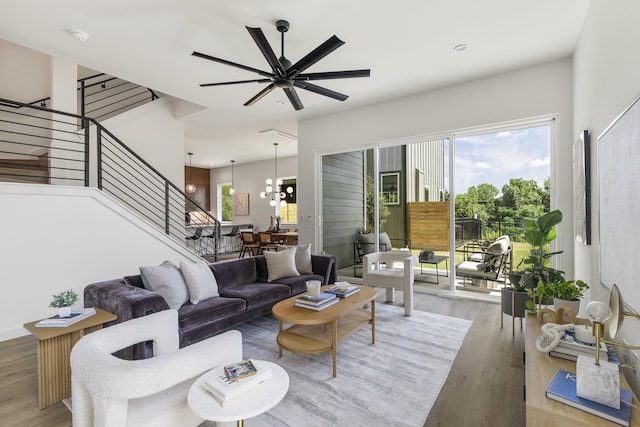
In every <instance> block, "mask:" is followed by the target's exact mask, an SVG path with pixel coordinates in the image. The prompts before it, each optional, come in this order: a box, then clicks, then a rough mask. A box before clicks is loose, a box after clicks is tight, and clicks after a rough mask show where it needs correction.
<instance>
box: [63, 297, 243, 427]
mask: <svg viewBox="0 0 640 427" xmlns="http://www.w3.org/2000/svg"><path fill="white" fill-rule="evenodd" d="M145 341H153V357H152V358H149V359H144V360H123V359H119V358H117V357H115V356H112V353H113V352H115V351H117V350H120V349H122V348H125V347H128V346H130V345H133V344H137V343H139V342H145ZM178 343H179V341H178V312H177V311H176V310H165V311H161V312H158V313H154V314H150V315H148V316H144V317H141V318H137V319H133V320H129V321H127V322H123V323H120V324H117V325H114V326H111V327H108V328H105V329H101V330H99V331H96V332H93V333H91V334H89V335H86V336H84V337H83V338H82V339H80V340H79V341H78V343H76V345H75V346H74V347H73V350H72V351H71V381H72V401H73V403H72V407H73V425H74V426H75V427H89V426H94V427H97V426H101V427H123V426H136V427H138V426H154V427H155V426H178V425H179V426H185V427H186V426H197V425H199V424H201V423H202V422H203V421H204V420H203V419H202V418H200V417H198V416H197V415H196V414H195V413H194V412H193V411H192V410H191V409H190V408H189V405H188V403H187V394H188V391H189V388H190V387H191V385H192V384H193V383H194V382H195V380H196V379H198V377H200V375H202V374H203V373H205V372H207V371H208V370H210V369H213V368H214V367H216V366H220V365H227V364H230V363H234V362H237V361H239V360H242V335H241V334H240V332H239V331H228V332H225V333H223V334H220V335H217V336H214V337H212V338H209V339H206V340H204V341H201V342H199V343H196V344H192V345H190V346H188V347H185V348H182V349H180V348H179V345H178Z"/></svg>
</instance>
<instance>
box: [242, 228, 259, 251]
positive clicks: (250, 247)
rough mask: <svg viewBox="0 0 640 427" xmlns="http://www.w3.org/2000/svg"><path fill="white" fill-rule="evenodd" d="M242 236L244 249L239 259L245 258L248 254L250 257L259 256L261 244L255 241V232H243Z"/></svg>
mask: <svg viewBox="0 0 640 427" xmlns="http://www.w3.org/2000/svg"><path fill="white" fill-rule="evenodd" d="M240 234H241V235H242V247H241V248H240V255H238V258H244V256H245V254H247V253H249V255H250V256H254V255H257V254H258V253H259V252H260V242H259V241H257V240H256V239H255V237H254V235H253V231H242V232H241V233H240Z"/></svg>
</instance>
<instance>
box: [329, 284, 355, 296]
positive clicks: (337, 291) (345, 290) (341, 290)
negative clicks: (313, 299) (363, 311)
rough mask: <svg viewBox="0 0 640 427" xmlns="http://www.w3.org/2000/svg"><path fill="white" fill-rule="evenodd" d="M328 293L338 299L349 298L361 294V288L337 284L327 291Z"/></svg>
mask: <svg viewBox="0 0 640 427" xmlns="http://www.w3.org/2000/svg"><path fill="white" fill-rule="evenodd" d="M326 292H328V293H331V294H334V295H335V296H337V297H338V298H347V297H350V296H351V295H353V294H356V293H358V292H360V287H359V286H356V285H352V284H351V283H349V282H336V283H335V284H334V285H333V286H332V287H330V288H329V289H327V290H326Z"/></svg>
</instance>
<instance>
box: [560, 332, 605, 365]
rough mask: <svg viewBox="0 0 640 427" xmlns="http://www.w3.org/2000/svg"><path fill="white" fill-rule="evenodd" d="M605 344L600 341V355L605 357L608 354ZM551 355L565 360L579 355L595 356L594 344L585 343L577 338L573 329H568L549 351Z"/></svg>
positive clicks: (574, 358)
mask: <svg viewBox="0 0 640 427" xmlns="http://www.w3.org/2000/svg"><path fill="white" fill-rule="evenodd" d="M607 353H608V349H607V346H606V345H605V344H604V343H600V356H601V357H603V358H605V360H606V359H607V357H608V355H607ZM549 354H550V355H551V356H554V357H560V358H563V359H567V360H574V361H575V360H577V357H578V356H579V355H583V356H591V357H595V355H596V346H595V344H590V343H586V342H583V341H580V340H578V339H577V338H576V337H575V335H574V333H573V330H568V331H566V332H565V334H564V335H563V336H562V337H561V339H560V343H558V345H557V346H556V348H554V349H553V350H551V351H550V352H549Z"/></svg>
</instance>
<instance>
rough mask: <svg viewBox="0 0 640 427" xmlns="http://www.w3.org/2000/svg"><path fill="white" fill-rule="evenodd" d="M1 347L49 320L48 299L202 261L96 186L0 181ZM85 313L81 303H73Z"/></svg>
mask: <svg viewBox="0 0 640 427" xmlns="http://www.w3.org/2000/svg"><path fill="white" fill-rule="evenodd" d="M0 206H2V207H3V208H2V216H1V220H0V235H1V236H2V242H3V244H2V245H1V246H0V259H2V268H0V283H2V290H3V298H2V303H1V306H2V310H0V341H2V340H6V339H11V338H15V337H17V336H20V335H26V334H27V331H26V330H25V329H23V328H22V325H23V324H24V323H27V322H31V321H33V320H37V319H41V318H44V317H47V316H52V315H54V314H56V313H55V309H51V308H48V305H49V302H50V300H51V295H52V294H54V293H57V292H60V291H62V290H65V289H69V288H72V289H74V290H75V291H76V292H78V294H79V295H83V290H84V287H85V286H86V285H88V284H90V283H94V282H99V281H102V280H108V279H114V278H119V277H123V276H125V275H131V274H138V272H139V270H138V267H140V266H143V265H157V264H160V263H161V262H163V261H164V260H170V261H173V262H175V263H178V262H179V260H180V259H185V260H186V259H191V260H194V261H195V260H198V257H196V256H194V255H193V254H191V253H190V252H189V251H187V250H186V249H185V248H184V245H183V244H182V242H180V243H176V242H174V241H173V240H171V239H169V238H168V237H167V236H165V235H163V234H162V233H158V232H157V230H156V229H155V228H153V227H151V226H150V225H148V224H147V223H146V222H145V221H143V220H141V219H139V218H138V217H136V216H135V215H133V214H131V212H129V211H127V210H126V209H123V208H122V207H120V206H119V205H118V204H117V203H115V202H114V201H112V200H111V199H110V198H109V197H108V196H106V195H104V194H102V193H101V192H100V191H98V190H96V189H93V188H82V187H62V186H51V185H35V184H31V185H24V184H12V183H0ZM76 306H78V307H83V306H84V305H83V299H82V298H81V299H80V301H79V302H78V303H77V304H76Z"/></svg>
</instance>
